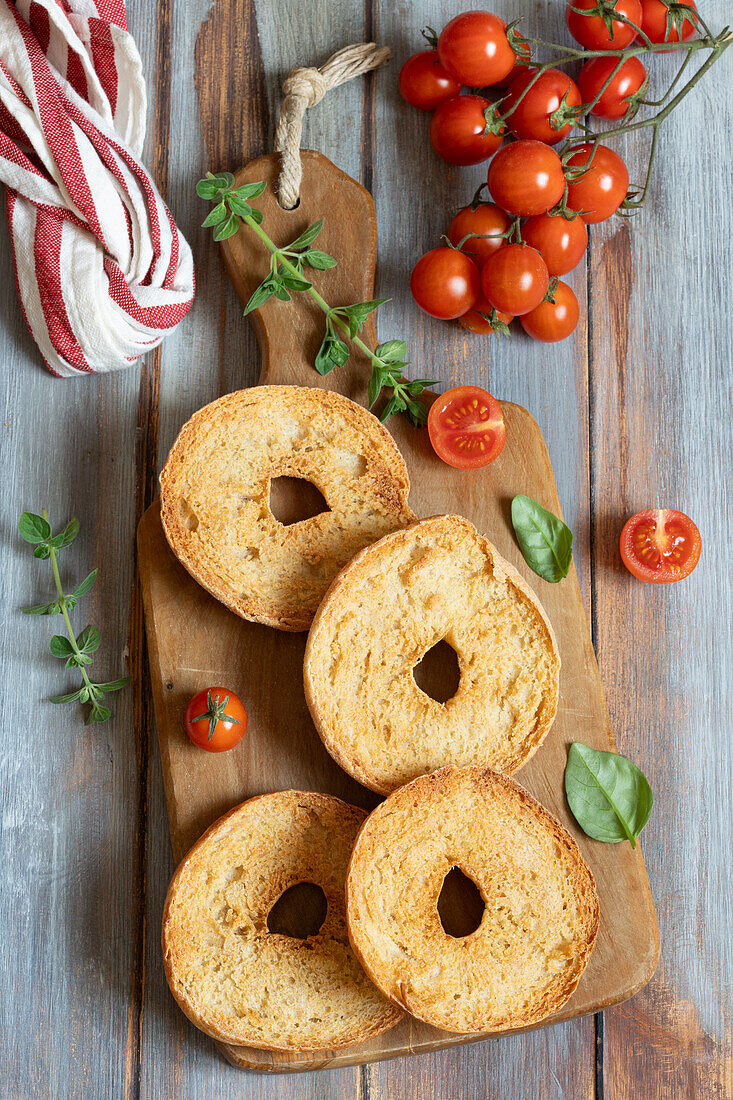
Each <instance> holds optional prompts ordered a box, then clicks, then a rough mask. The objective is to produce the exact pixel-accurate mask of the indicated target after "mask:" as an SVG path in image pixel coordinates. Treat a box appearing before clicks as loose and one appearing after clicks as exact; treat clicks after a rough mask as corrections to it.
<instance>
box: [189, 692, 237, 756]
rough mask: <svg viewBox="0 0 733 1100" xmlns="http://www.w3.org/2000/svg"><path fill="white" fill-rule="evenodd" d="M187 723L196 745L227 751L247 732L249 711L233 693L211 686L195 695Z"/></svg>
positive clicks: (190, 705) (212, 750)
mask: <svg viewBox="0 0 733 1100" xmlns="http://www.w3.org/2000/svg"><path fill="white" fill-rule="evenodd" d="M183 723H184V726H185V729H186V733H187V734H188V736H189V737H190V739H191V740H192V741H193V743H194V745H198V746H199V748H201V749H205V750H206V751H207V752H226V751H227V749H232V748H234V746H235V745H238V744H239V742H240V741H241V740H242V738H243V737H244V735H245V733H246V732H247V711H246V710H245V709H244V707H243V706H242V702H241V700H240V699H239V697H238V696H237V695H235V694H234V692H233V691H229V689H228V688H224V687H210V688H206V689H205V690H204V691H200V692H199V693H198V695H194V697H193V699H191V701H190V703H189V704H188V706H187V707H186V713H185V715H184V719H183Z"/></svg>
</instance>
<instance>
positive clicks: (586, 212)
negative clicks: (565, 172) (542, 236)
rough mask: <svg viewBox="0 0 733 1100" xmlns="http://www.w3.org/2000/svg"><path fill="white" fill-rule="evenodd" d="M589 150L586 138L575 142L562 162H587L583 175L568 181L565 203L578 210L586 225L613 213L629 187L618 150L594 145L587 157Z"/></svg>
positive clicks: (574, 164) (627, 176) (589, 144)
mask: <svg viewBox="0 0 733 1100" xmlns="http://www.w3.org/2000/svg"><path fill="white" fill-rule="evenodd" d="M592 150H593V145H592V143H591V142H589V141H587V142H584V143H583V144H582V145H576V146H575V147H574V148H573V149H571V150H570V156H569V157H568V159H567V162H566V163H567V165H568V167H571V168H577V167H583V166H584V165H586V164H589V165H590V167H589V168H588V171H587V172H586V173H585V175H583V176H581V177H580V179H578V180H575V182H574V183H568V206H569V207H570V209H571V210H579V211H581V215H580V216H581V217H582V219H583V221H584V222H585V223H586V225H595V224H596V222H604V221H605V220H606V218H610V217H611V215H612V214H615V213H616V211H617V210H618V208H619V206H620V205H621V203H622V202H623V201H624V199H625V198H626V194H627V192H628V190H629V170H628V168H627V167H626V165H625V164H624V162H623V161H622V160H621V157H620V156H619V155H618V153H615V152H614V151H613V149H609V148H608V146H607V145H597V146H596V151H595V154H594V155H593V157H592V159H591V153H592Z"/></svg>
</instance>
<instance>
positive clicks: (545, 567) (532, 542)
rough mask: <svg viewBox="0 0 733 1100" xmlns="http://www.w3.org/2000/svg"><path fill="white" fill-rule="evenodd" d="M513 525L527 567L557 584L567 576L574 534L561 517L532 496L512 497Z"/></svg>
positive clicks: (544, 578) (571, 558)
mask: <svg viewBox="0 0 733 1100" xmlns="http://www.w3.org/2000/svg"><path fill="white" fill-rule="evenodd" d="M512 526H513V528H514V533H515V534H516V536H517V542H518V543H519V549H520V550H521V551H522V554H523V556H524V560H525V561H526V563H527V565H528V566H529V567H530V569H531V570H532V571H533V572H535V573H536V574H537V576H538V577H542V578H543V580H546V581H549V582H550V583H551V584H556V583H557V582H558V581H560V580H562V578H563V577H567V575H568V571H569V570H570V563H571V561H572V560H573V533H572V531H571V530H570V528H569V527H566V526H565V524H564V523H563V521H562V520H561V519H558V518H557V516H555V515H553V513H552V512H548V511H547V509H546V508H543V507H542V505H541V504H538V503H537V501H536V500H532V498H531V497H526V496H522V495H521V494H520V495H519V496H516V497H514V499H513V501H512Z"/></svg>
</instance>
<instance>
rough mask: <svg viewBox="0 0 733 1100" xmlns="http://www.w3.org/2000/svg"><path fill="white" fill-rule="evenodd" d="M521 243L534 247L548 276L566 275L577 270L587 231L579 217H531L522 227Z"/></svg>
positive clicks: (546, 215) (586, 240)
mask: <svg viewBox="0 0 733 1100" xmlns="http://www.w3.org/2000/svg"><path fill="white" fill-rule="evenodd" d="M522 238H523V240H524V242H525V244H528V245H531V246H532V248H536V249H537V251H538V252H539V254H540V256H541V257H542V259H543V260H544V261H545V263H546V264H547V270H548V271H549V273H550V275H566V274H567V273H568V271H572V270H573V268H574V267H577V266H578V264H579V263H580V261H581V260H582V258H583V254H584V252H585V250H586V248H587V247H588V230H587V229H586V226H585V222H584V221H583V219H582V218H579V217H576V218H565V217H563V216H562V215H561V214H560V215H557V216H554V215H550V214H535V216H534V217H533V218H527V220H526V222H525V223H524V225H523V226H522Z"/></svg>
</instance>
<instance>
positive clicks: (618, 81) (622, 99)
mask: <svg viewBox="0 0 733 1100" xmlns="http://www.w3.org/2000/svg"><path fill="white" fill-rule="evenodd" d="M618 62H619V59H618V57H615V56H614V55H613V54H612V55H611V56H609V57H594V58H592V59H591V60H590V61H586V63H585V65H584V66H583V68H582V69H581V70H580V72H579V73H578V87H579V88H580V93H581V95H582V97H583V102H584V103H592V102H593V100H594V99H595V98H596V96H597V95H598V93H599V92H600V91H601V88H603V85H604V84H605V83H606V81H607V80H608V78H609V77H610V76H611V73H612V72H613V70H614V69H615V68H616V66H617V64H618ZM646 78H647V72H646V69H645V68H644V66H643V65H642V63H641V61H639V58H638V57H627V58H626V60H625V61H624V63H623V65H622V66H621V67H620V69H619V70H618V72H617V73H616V75H615V76H614V77H613V78H612V79H611V80H610V82H609V84H608V87H607V88H605V90H604V91H603V92H602V93H601V95H600V97H599V99H598V102H597V103H596V105H595V107H593V109H592V110H591V112H590V113H591V114H592V115H597V116H598V118H623V117H624V115H625V114H628V112H629V108H630V107H631V104H630V103H629V97H630V96H633V95H636V93H637V92H638V91H639V89H640V88H641V87H642V85H643V84H644V82H645V80H646Z"/></svg>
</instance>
